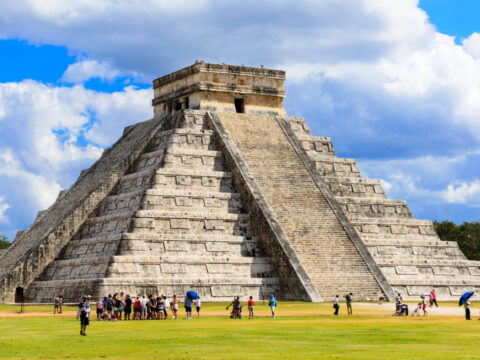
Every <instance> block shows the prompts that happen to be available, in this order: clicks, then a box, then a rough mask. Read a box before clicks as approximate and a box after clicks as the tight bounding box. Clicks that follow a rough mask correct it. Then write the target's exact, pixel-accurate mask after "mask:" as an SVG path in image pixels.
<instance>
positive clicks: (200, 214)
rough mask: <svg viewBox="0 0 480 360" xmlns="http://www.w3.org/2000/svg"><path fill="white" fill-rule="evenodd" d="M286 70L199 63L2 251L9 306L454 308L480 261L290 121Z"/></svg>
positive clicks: (164, 89) (166, 82) (476, 283)
mask: <svg viewBox="0 0 480 360" xmlns="http://www.w3.org/2000/svg"><path fill="white" fill-rule="evenodd" d="M284 80H285V73H284V72H283V71H278V70H269V69H264V68H249V67H243V66H230V65H218V64H208V63H204V62H201V63H196V64H194V65H192V66H189V67H187V68H184V69H181V70H179V71H176V72H174V73H172V74H169V75H166V76H164V77H161V78H159V79H156V80H154V82H153V87H154V92H155V95H154V100H153V106H154V118H153V119H152V120H148V121H144V122H141V123H138V124H136V125H133V126H130V127H127V128H126V129H125V130H124V134H123V136H122V137H121V138H120V139H119V140H118V141H117V142H116V143H115V144H114V145H113V146H112V147H111V148H109V149H106V150H105V152H104V154H103V155H102V157H101V158H100V159H99V160H98V161H97V162H96V163H95V164H94V165H93V166H92V167H91V168H90V169H88V170H84V171H82V173H81V174H80V177H79V178H78V180H77V181H76V182H75V183H74V184H73V185H72V186H71V187H70V188H69V189H68V190H65V191H62V192H61V193H60V194H59V196H58V198H57V200H56V201H55V203H54V204H53V205H52V206H51V207H50V208H49V209H47V210H45V211H42V212H40V213H39V214H38V216H37V219H36V220H35V222H34V223H33V224H32V226H31V227H30V228H28V229H27V230H25V231H21V232H19V233H18V234H17V236H16V238H15V241H14V242H13V244H12V245H11V246H10V248H9V249H8V250H7V251H6V252H4V253H3V255H2V254H0V301H2V302H12V301H14V300H20V299H22V298H23V299H25V301H28V302H51V301H52V299H53V297H54V296H55V295H58V294H62V295H63V296H64V298H65V300H66V301H72V302H73V301H77V299H78V298H79V297H80V296H81V295H82V294H86V293H88V294H92V295H104V294H107V293H112V292H117V291H120V290H123V291H125V292H128V293H131V294H137V293H154V294H161V293H163V294H166V295H169V296H171V295H173V294H177V295H182V294H183V293H184V292H185V291H186V290H190V289H192V290H196V291H197V292H199V294H200V295H201V297H202V298H203V299H204V300H207V301H224V300H229V299H231V297H232V296H234V295H240V296H241V297H242V298H246V297H248V296H254V298H257V299H258V298H266V297H267V296H268V295H269V294H270V293H272V292H273V293H275V294H276V295H277V297H278V298H280V299H285V300H304V301H322V300H325V301H330V300H331V298H332V297H333V296H335V294H337V293H338V294H344V293H345V292H347V291H348V292H353V293H354V295H355V298H356V299H363V300H368V299H375V298H377V297H378V294H379V293H380V291H382V292H383V293H385V295H386V296H387V297H388V298H389V299H393V297H394V296H395V292H400V293H402V295H403V296H404V297H406V298H416V297H418V296H419V295H421V294H428V293H429V292H430V290H431V289H432V288H435V289H436V290H437V294H438V297H439V298H440V299H455V298H457V297H458V295H459V294H461V293H462V292H464V291H466V290H471V289H477V290H480V263H479V262H473V261H468V260H467V259H466V258H465V256H464V255H463V254H462V253H461V251H460V249H459V248H458V246H457V245H456V243H451V242H443V241H440V239H439V238H438V237H437V235H436V234H435V231H434V229H433V226H432V223H431V222H430V221H422V220H415V219H414V218H413V217H412V215H411V213H410V211H409V209H408V207H407V204H406V203H405V202H404V201H397V200H390V199H388V198H387V197H386V195H385V193H384V191H383V190H382V187H381V186H380V183H379V182H378V181H376V180H369V179H364V178H362V177H361V175H360V173H359V171H358V169H357V167H356V164H355V161H354V160H352V159H341V158H338V157H337V156H336V155H335V152H334V150H333V147H332V144H331V141H330V139H329V138H325V137H315V136H312V134H311V132H310V130H309V128H308V126H307V125H306V123H305V121H304V120H303V119H301V118H296V117H288V116H286V114H285V112H284V110H283V99H284V96H285V93H284V91H283V82H284Z"/></svg>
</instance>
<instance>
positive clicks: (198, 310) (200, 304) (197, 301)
mask: <svg viewBox="0 0 480 360" xmlns="http://www.w3.org/2000/svg"><path fill="white" fill-rule="evenodd" d="M195 308H196V309H197V319H200V309H201V308H202V301H201V300H200V296H199V297H198V298H197V299H196V300H195Z"/></svg>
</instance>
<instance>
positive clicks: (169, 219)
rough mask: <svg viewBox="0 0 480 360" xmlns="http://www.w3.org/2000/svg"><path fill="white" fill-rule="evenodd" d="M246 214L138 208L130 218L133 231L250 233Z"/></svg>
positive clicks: (248, 217)
mask: <svg viewBox="0 0 480 360" xmlns="http://www.w3.org/2000/svg"><path fill="white" fill-rule="evenodd" d="M249 219H250V216H249V215H248V214H229V213H198V212H173V211H172V212H165V211H155V210H140V211H138V212H137V214H136V218H135V219H133V220H132V229H133V231H157V232H179V233H185V232H190V233H191V232H197V233H205V232H207V233H225V234H234V235H249V234H250V222H249Z"/></svg>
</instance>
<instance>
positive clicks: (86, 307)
mask: <svg viewBox="0 0 480 360" xmlns="http://www.w3.org/2000/svg"><path fill="white" fill-rule="evenodd" d="M90 311H91V307H90V300H89V299H88V297H86V296H84V297H83V299H82V307H81V309H80V335H82V336H87V333H86V331H87V326H88V325H89V324H90V322H89V320H88V318H89V315H90Z"/></svg>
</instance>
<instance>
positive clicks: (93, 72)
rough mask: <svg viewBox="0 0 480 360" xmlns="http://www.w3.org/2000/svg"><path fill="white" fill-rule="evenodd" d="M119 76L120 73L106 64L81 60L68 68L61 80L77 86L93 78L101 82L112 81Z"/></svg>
mask: <svg viewBox="0 0 480 360" xmlns="http://www.w3.org/2000/svg"><path fill="white" fill-rule="evenodd" d="M119 75H120V72H119V71H118V70H115V69H114V68H112V66H111V65H110V64H108V63H106V62H98V61H96V60H81V61H78V62H76V63H74V64H71V65H69V66H68V68H67V70H65V73H64V74H63V76H62V80H63V81H65V82H69V83H75V84H77V83H83V82H85V81H87V80H90V79H94V78H100V79H101V80H102V81H105V80H114V79H115V78H116V77H117V76H119Z"/></svg>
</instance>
